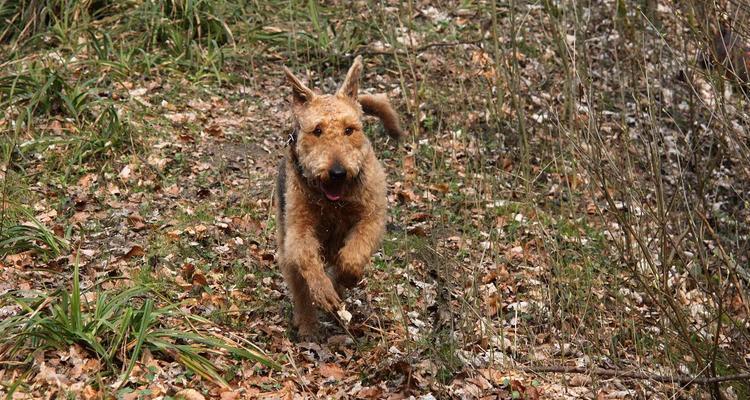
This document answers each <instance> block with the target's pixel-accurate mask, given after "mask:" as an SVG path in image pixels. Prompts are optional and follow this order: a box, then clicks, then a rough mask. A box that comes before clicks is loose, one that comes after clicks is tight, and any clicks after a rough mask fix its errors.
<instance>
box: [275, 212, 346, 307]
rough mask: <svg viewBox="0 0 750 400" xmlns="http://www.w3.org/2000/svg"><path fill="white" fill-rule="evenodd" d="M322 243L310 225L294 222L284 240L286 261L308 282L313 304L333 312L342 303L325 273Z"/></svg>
mask: <svg viewBox="0 0 750 400" xmlns="http://www.w3.org/2000/svg"><path fill="white" fill-rule="evenodd" d="M319 248H320V245H319V243H318V240H317V238H316V237H315V232H313V230H312V229H311V228H310V227H309V226H302V227H300V226H295V225H294V224H292V226H291V227H289V229H288V231H287V236H286V240H285V242H284V262H285V263H287V264H288V265H289V266H290V267H292V268H293V269H295V270H297V271H298V272H299V274H300V276H301V277H302V279H303V280H304V281H305V283H306V284H307V287H308V289H309V291H310V297H311V298H312V301H313V305H315V306H318V307H321V308H322V309H324V310H326V311H329V312H332V311H335V310H336V309H337V308H338V307H339V305H340V304H341V299H340V298H339V296H338V294H337V293H336V290H335V289H334V287H333V284H332V283H331V279H330V278H329V277H328V275H327V274H326V273H325V266H324V264H323V260H322V259H321V256H320V250H319Z"/></svg>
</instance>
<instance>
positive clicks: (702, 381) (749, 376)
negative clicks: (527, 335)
mask: <svg viewBox="0 0 750 400" xmlns="http://www.w3.org/2000/svg"><path fill="white" fill-rule="evenodd" d="M519 369H520V370H521V371H523V372H533V373H540V372H555V373H563V374H589V375H598V376H609V377H617V378H628V379H647V380H652V381H656V382H662V383H679V384H681V385H708V384H711V383H719V382H728V381H741V380H750V373H745V374H735V375H725V376H713V377H710V378H706V377H700V376H684V375H683V376H680V375H678V376H667V375H656V374H647V373H642V372H629V371H620V370H615V369H604V368H584V367H565V366H561V365H552V366H540V367H520V368H519Z"/></svg>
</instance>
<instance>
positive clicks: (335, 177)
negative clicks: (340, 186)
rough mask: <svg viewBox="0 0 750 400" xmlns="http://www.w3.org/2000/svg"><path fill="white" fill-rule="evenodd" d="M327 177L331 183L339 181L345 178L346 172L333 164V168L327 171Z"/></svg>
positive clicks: (337, 164) (339, 165) (338, 165)
mask: <svg viewBox="0 0 750 400" xmlns="http://www.w3.org/2000/svg"><path fill="white" fill-rule="evenodd" d="M328 177H329V178H330V179H331V180H332V181H340V180H342V179H345V178H346V170H345V169H344V167H342V166H341V164H339V163H336V164H333V167H331V169H329V170H328Z"/></svg>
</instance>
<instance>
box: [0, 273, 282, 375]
mask: <svg viewBox="0 0 750 400" xmlns="http://www.w3.org/2000/svg"><path fill="white" fill-rule="evenodd" d="M79 276H80V275H79V267H78V263H75V265H74V269H73V284H72V287H71V288H69V289H68V290H66V289H61V290H59V291H58V292H57V293H55V294H54V295H53V296H52V297H46V298H23V299H20V298H19V299H17V305H19V306H20V307H21V308H22V310H23V311H22V312H21V313H20V314H18V315H16V316H14V317H12V318H8V319H6V320H4V321H3V322H2V323H0V335H2V337H3V338H5V339H4V341H5V343H9V344H12V345H10V346H7V347H5V348H3V350H2V356H3V358H4V359H13V358H15V357H16V355H19V354H24V353H25V351H26V350H27V349H29V348H35V349H46V348H52V349H60V348H62V349H64V348H67V347H68V346H69V345H71V344H77V345H79V346H81V347H82V348H83V349H84V350H85V351H87V352H90V353H91V354H92V355H94V356H95V357H96V358H98V359H99V360H101V361H102V362H103V364H104V365H105V366H106V367H105V369H104V370H102V371H101V372H100V373H101V374H102V375H103V376H107V375H111V376H116V377H117V382H120V383H119V384H118V386H117V387H118V388H119V387H121V386H122V385H124V384H125V383H126V382H127V381H128V378H129V376H130V373H131V371H132V370H133V367H134V366H135V364H136V363H137V362H138V360H139V358H140V356H141V354H142V352H143V350H144V349H149V350H151V351H152V352H155V353H162V354H163V355H164V356H168V357H173V358H175V359H176V360H177V361H178V362H180V364H182V365H183V366H184V367H185V368H186V369H188V370H190V371H192V372H193V373H195V374H197V375H200V376H202V377H204V378H205V379H207V380H209V381H212V382H216V383H217V384H220V385H223V386H227V383H226V381H225V380H224V378H223V377H222V375H221V374H220V373H219V371H217V370H216V368H215V366H214V364H213V362H212V361H210V360H209V359H208V358H206V354H208V353H209V352H214V351H216V350H219V351H225V352H227V354H229V355H231V356H233V357H237V358H239V359H249V360H254V361H257V362H260V363H262V364H263V365H265V366H267V367H271V368H279V365H278V364H277V363H276V362H275V361H274V360H273V359H271V358H270V357H268V356H267V355H265V354H263V352H262V351H261V350H260V349H257V348H247V347H243V346H240V345H238V344H233V343H230V342H228V341H226V340H225V339H223V338H221V337H219V338H217V337H215V336H211V335H207V334H206V333H205V332H202V331H194V332H185V331H182V330H176V329H172V328H168V327H167V326H168V325H167V324H166V323H165V322H166V319H175V318H177V319H185V320H186V321H190V322H191V323H193V324H205V323H206V321H205V320H203V319H202V318H200V317H197V316H194V315H185V314H182V313H181V312H179V311H178V310H179V304H176V303H173V304H167V305H164V306H158V305H157V304H158V303H162V302H163V298H161V296H159V295H158V294H157V293H155V292H153V291H152V290H151V289H150V288H149V287H147V286H142V285H136V286H133V287H130V288H127V289H122V290H116V291H100V290H98V289H96V288H89V289H88V290H87V291H92V292H93V293H95V300H94V301H93V303H87V302H85V301H82V299H83V298H84V297H83V296H82V294H83V293H82V288H81V284H80V279H79ZM25 362H30V360H27V361H25Z"/></svg>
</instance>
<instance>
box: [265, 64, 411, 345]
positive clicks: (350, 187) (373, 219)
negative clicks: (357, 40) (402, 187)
mask: <svg viewBox="0 0 750 400" xmlns="http://www.w3.org/2000/svg"><path fill="white" fill-rule="evenodd" d="M361 71H362V59H361V57H357V58H356V59H355V60H354V64H353V65H352V66H351V68H350V69H349V72H348V73H347V75H346V79H345V80H344V83H343V84H342V85H341V87H340V88H339V90H338V91H337V92H336V94H335V95H321V94H316V93H315V92H313V91H312V90H310V89H309V88H307V87H306V86H305V85H304V84H302V82H301V81H300V80H299V79H297V78H296V77H295V76H294V75H293V74H292V73H291V72H290V71H289V70H288V69H287V68H284V72H285V73H286V76H287V79H288V80H289V82H290V83H291V85H292V113H293V116H294V131H293V133H292V134H291V135H290V137H289V146H288V151H287V155H286V159H285V160H284V161H282V163H281V164H280V165H279V175H278V179H277V201H276V203H277V215H276V221H277V225H278V230H277V236H278V238H277V240H278V246H279V251H278V259H279V264H280V266H281V270H282V273H283V274H284V279H285V280H286V282H287V285H288V286H289V290H290V291H291V293H292V298H293V300H294V325H295V326H296V327H297V328H298V331H299V334H300V336H310V335H314V334H315V333H316V331H317V324H318V318H317V315H316V307H320V308H322V309H323V310H325V311H329V312H330V311H334V310H336V309H337V308H338V307H339V305H340V304H341V298H340V297H339V296H340V295H341V294H343V290H344V289H345V288H350V287H353V286H354V285H356V284H357V283H358V282H359V281H360V280H361V279H362V274H363V271H364V267H365V265H366V264H367V263H368V262H369V261H370V256H371V255H372V253H373V251H374V250H375V248H376V247H377V246H378V245H379V244H380V240H381V238H382V235H383V232H384V227H385V218H386V184H385V173H384V172H383V167H382V166H381V165H380V162H379V161H378V159H377V158H376V157H375V153H374V152H373V149H372V145H371V144H370V141H369V140H367V137H366V136H365V133H364V130H363V126H362V116H363V115H364V114H369V115H374V116H376V117H378V118H380V119H381V121H383V124H384V126H385V128H386V132H387V133H388V134H389V135H390V136H391V137H393V138H398V137H400V136H401V129H400V127H399V123H398V117H397V116H396V113H395V112H394V111H393V108H392V107H391V105H390V103H389V102H388V99H387V98H386V97H385V95H376V96H372V95H362V96H358V94H357V91H358V87H359V83H358V81H359V76H360V73H361ZM327 270H328V271H327Z"/></svg>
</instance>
